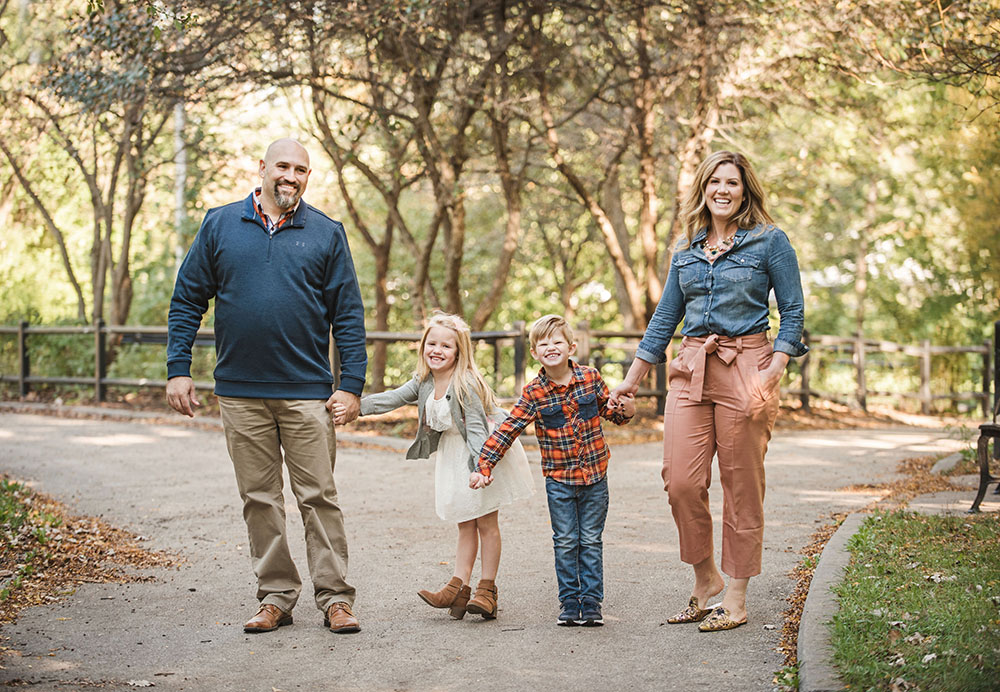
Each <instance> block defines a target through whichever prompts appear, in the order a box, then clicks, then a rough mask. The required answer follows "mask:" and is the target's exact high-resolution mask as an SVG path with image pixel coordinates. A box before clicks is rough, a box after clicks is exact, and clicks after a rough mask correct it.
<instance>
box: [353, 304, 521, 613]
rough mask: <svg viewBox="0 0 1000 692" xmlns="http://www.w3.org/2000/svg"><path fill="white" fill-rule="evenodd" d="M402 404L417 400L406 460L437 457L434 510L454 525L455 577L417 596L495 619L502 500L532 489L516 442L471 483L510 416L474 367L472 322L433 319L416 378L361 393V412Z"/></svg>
mask: <svg viewBox="0 0 1000 692" xmlns="http://www.w3.org/2000/svg"><path fill="white" fill-rule="evenodd" d="M407 404H416V405H417V415H418V420H419V425H418V427H417V437H416V439H415V440H414V442H413V444H412V445H411V446H410V448H409V450H408V451H407V452H406V458H407V459H427V458H431V459H434V460H435V465H434V486H435V491H434V494H435V509H436V510H437V514H438V516H439V517H441V518H442V519H444V520H445V521H454V522H457V523H458V550H457V555H456V557H455V571H454V576H452V578H451V580H450V581H449V582H448V583H447V584H445V586H444V587H443V588H442V589H440V590H439V591H427V590H422V591H420V592H418V595H419V596H420V598H422V599H423V600H424V601H425V602H426V603H427V604H428V605H430V606H432V607H434V608H448V609H449V612H450V614H451V616H452V617H453V618H455V619H462V618H463V617H465V613H466V612H467V611H468V612H470V613H477V614H479V615H482V616H483V617H484V618H486V619H493V618H495V617H496V615H497V588H496V576H497V570H498V569H499V566H500V548H501V541H500V526H499V523H498V512H499V509H500V507H502V506H503V505H506V504H510V503H512V502H514V501H516V500H520V499H524V498H526V497H529V496H530V495H531V494H532V493H533V492H534V487H533V482H532V479H531V471H530V469H529V468H528V458H527V456H525V453H524V448H523V447H521V446H520V444H518V445H517V447H516V448H512V449H511V450H510V451H509V452H508V453H507V456H506V461H505V463H504V464H503V467H504V468H503V469H502V470H501V472H500V473H499V474H497V475H496V477H495V478H494V479H493V481H492V482H491V483H490V485H488V486H487V487H486V488H484V489H483V490H473V489H471V488H470V487H469V476H470V474H471V473H473V472H474V471H476V468H477V467H476V462H477V461H478V460H479V450H480V449H481V448H482V446H483V443H484V442H485V441H486V438H487V437H489V435H490V432H491V431H492V427H493V426H494V425H495V424H496V422H497V421H502V420H503V419H504V418H506V415H507V414H506V412H505V411H503V409H501V408H499V407H498V406H497V401H496V396H495V395H494V394H493V391H492V390H491V389H490V387H489V385H488V384H486V381H485V380H483V377H482V375H481V374H480V373H479V370H478V369H477V368H476V363H475V361H474V360H473V358H472V339H471V335H470V332H469V326H468V325H467V324H466V323H465V322H464V321H463V320H462V318H460V317H458V316H456V315H445V314H438V315H435V316H433V317H432V318H431V319H430V321H429V322H428V324H427V328H426V329H424V333H423V336H422V337H421V339H420V347H419V349H418V361H417V372H416V374H415V375H414V376H413V379H411V380H410V381H409V382H407V383H406V384H404V385H403V386H402V387H399V388H398V389H394V390H392V391H388V392H381V393H379V394H370V395H368V396H365V397H362V399H361V415H362V416H365V415H371V414H374V413H385V412H387V411H392V410H394V409H397V408H399V407H400V406H405V405H407ZM337 413H338V410H337V409H336V408H335V409H334V414H335V416H336V415H337ZM335 420H336V418H335ZM337 422H339V421H337ZM477 553H481V560H480V562H481V564H480V567H481V575H480V580H479V584H478V585H477V587H476V593H475V595H473V594H472V590H471V588H470V586H469V582H470V579H471V578H472V568H473V565H474V564H475V562H476V554H477Z"/></svg>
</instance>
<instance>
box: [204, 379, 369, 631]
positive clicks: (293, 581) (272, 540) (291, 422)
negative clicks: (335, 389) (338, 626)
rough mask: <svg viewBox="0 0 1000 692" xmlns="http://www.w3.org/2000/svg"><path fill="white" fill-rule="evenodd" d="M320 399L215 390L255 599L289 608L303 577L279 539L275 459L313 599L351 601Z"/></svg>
mask: <svg viewBox="0 0 1000 692" xmlns="http://www.w3.org/2000/svg"><path fill="white" fill-rule="evenodd" d="M324 404H325V402H324V401H322V400H311V399H243V398H235V397H221V396H220V397H219V409H220V411H221V412H222V424H223V427H224V429H225V431H226V445H227V446H228V447H229V456H230V457H231V458H232V460H233V468H234V469H235V471H236V485H237V486H238V487H239V491H240V497H241V498H242V499H243V518H244V520H245V521H246V524H247V534H248V536H249V538H250V557H251V558H252V561H253V562H252V564H253V571H254V574H255V575H256V576H257V600H259V601H260V602H261V603H262V604H266V603H270V604H272V605H275V606H277V607H279V608H281V609H282V610H283V611H285V612H291V611H292V608H294V607H295V603H296V601H297V600H298V597H299V591H300V590H301V588H302V580H301V579H300V578H299V573H298V570H296V569H295V563H294V562H292V556H291V554H290V553H289V550H288V541H287V540H286V538H285V503H284V497H283V495H282V485H283V482H282V475H281V461H282V452H284V461H285V465H286V466H287V467H288V477H289V479H290V481H291V485H292V492H293V493H294V494H295V499H296V501H297V502H298V506H299V511H300V512H301V514H302V524H303V525H304V527H305V534H306V559H307V561H308V563H309V574H310V576H311V577H312V582H313V587H314V589H315V598H316V606H317V607H318V608H319V609H320V610H321V611H323V612H326V609H327V608H328V607H329V606H330V604H332V603H335V602H337V601H344V602H346V603H347V604H349V605H353V603H354V587H352V586H351V585H350V584H348V583H347V582H346V581H345V577H346V575H347V538H346V536H345V535H344V518H343V515H342V513H341V511H340V507H339V506H338V505H337V488H336V486H335V485H334V482H333V468H334V462H335V460H336V455H337V441H336V437H335V435H334V428H333V420H332V419H331V417H330V414H329V413H328V412H327V410H326V407H325V406H324Z"/></svg>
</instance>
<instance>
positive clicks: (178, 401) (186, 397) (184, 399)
mask: <svg viewBox="0 0 1000 692" xmlns="http://www.w3.org/2000/svg"><path fill="white" fill-rule="evenodd" d="M167 403H168V404H170V408H172V409H174V410H175V411H177V412H178V413H183V414H184V415H185V416H188V417H190V418H194V410H195V409H196V408H198V407H199V406H201V402H200V401H198V397H196V396H195V393H194V380H192V379H191V378H190V377H183V376H182V377H171V378H170V379H169V380H167Z"/></svg>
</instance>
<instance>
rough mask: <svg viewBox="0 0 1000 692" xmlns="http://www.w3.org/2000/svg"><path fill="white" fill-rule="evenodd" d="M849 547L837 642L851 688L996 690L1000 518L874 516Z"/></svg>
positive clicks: (835, 631)
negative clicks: (849, 562)
mask: <svg viewBox="0 0 1000 692" xmlns="http://www.w3.org/2000/svg"><path fill="white" fill-rule="evenodd" d="M848 548H849V549H850V551H851V553H852V558H851V565H850V567H849V568H848V569H847V571H846V573H845V576H844V580H843V581H842V582H841V584H840V585H839V586H838V587H837V588H836V592H837V595H838V596H839V597H840V611H839V612H838V614H837V615H836V617H835V618H834V623H833V646H834V660H835V661H836V664H837V668H838V669H839V671H840V674H841V677H842V679H843V680H844V682H845V683H847V685H848V687H849V689H851V690H864V691H868V690H916V689H920V690H925V691H927V690H935V691H941V692H950V691H954V692H976V691H978V690H982V691H984V692H985V691H986V690H996V689H997V687H998V680H1000V517H997V516H996V515H991V514H980V515H973V516H969V517H937V516H935V517H928V516H922V515H917V514H912V513H905V512H892V513H885V514H876V515H873V516H872V517H871V518H869V519H868V520H867V521H866V522H865V523H864V525H863V526H862V527H861V529H860V530H859V531H858V533H857V534H855V536H854V537H853V538H852V539H851V541H850V542H849V544H848Z"/></svg>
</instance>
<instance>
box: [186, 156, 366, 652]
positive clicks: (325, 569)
mask: <svg viewBox="0 0 1000 692" xmlns="http://www.w3.org/2000/svg"><path fill="white" fill-rule="evenodd" d="M310 172H311V171H310V168H309V154H308V152H307V151H306V150H305V148H304V147H303V146H302V145H301V144H299V143H298V142H297V141H295V140H292V139H279V140H278V141H276V142H274V143H272V144H271V146H269V147H268V148H267V152H266V153H265V154H264V158H263V159H262V160H261V161H260V166H259V175H260V179H261V184H260V187H258V188H257V189H256V190H254V191H253V192H252V193H251V194H250V195H249V196H248V197H247V198H246V199H244V200H243V201H242V202H234V203H232V204H228V205H226V206H224V207H218V208H215V209H211V210H209V212H208V213H207V214H206V215H205V219H204V221H203V222H202V224H201V229H200V230H199V231H198V235H197V237H196V238H195V239H194V243H192V245H191V248H190V250H189V251H188V254H187V257H186V258H185V259H184V263H183V264H182V265H181V269H180V272H179V273H178V275H177V283H176V285H175V287H174V294H173V298H172V299H171V301H170V314H169V317H168V322H167V323H168V325H169V326H168V343H167V402H168V403H169V404H170V406H172V407H173V408H174V409H175V410H177V411H178V412H180V413H183V414H184V415H186V416H194V411H195V409H196V408H197V407H198V406H200V405H201V404H200V402H199V401H198V398H197V396H196V394H195V389H194V382H193V381H192V379H191V346H192V344H193V343H194V338H195V334H196V333H197V331H198V327H199V325H200V324H201V319H202V316H203V315H204V314H205V312H206V311H207V310H208V303H209V301H210V300H211V299H212V298H214V299H215V351H216V367H215V394H216V395H217V396H218V399H219V409H220V411H221V413H222V423H223V427H224V429H225V434H226V444H227V446H228V448H229V456H230V457H231V458H232V461H233V468H234V470H235V472H236V485H237V487H238V488H239V491H240V497H241V498H242V499H243V518H244V520H245V521H246V525H247V533H248V535H249V539H250V557H251V559H252V565H253V571H254V574H255V575H256V577H257V600H258V602H259V604H260V607H259V609H258V611H257V614H256V615H254V616H253V617H252V618H251V619H250V620H249V621H248V622H247V623H246V624H245V625H244V626H243V629H244V631H246V632H270V631H273V630H276V629H277V628H279V627H282V626H284V625H290V624H292V608H294V607H295V603H296V601H297V600H298V597H299V592H300V590H301V588H302V581H301V579H300V578H299V573H298V570H297V569H296V568H295V563H294V562H293V561H292V558H291V554H290V553H289V550H288V542H287V540H286V537H285V503H284V498H283V496H282V468H281V466H282V462H284V464H285V466H287V468H288V477H289V479H290V481H291V486H292V492H293V493H294V494H295V499H296V501H297V502H298V506H299V511H300V512H301V514H302V523H303V525H304V527H305V535H306V558H307V561H308V564H309V574H310V576H311V577H312V582H313V587H314V590H315V592H314V598H315V601H316V606H317V607H318V608H319V610H320V611H321V612H322V613H323V622H324V625H325V626H326V627H329V628H330V629H331V630H332V631H333V632H337V633H347V632H358V631H359V630H360V629H361V627H360V625H359V624H358V620H357V618H356V617H355V616H354V614H353V612H352V610H351V608H352V606H353V604H354V595H355V592H354V587H352V586H351V585H350V584H348V583H347V581H346V576H347V539H346V537H345V535H344V519H343V516H342V514H341V511H340V507H339V506H338V502H337V488H336V486H335V485H334V481H333V469H334V461H335V459H336V438H335V436H334V426H333V419H332V416H331V413H330V412H331V411H332V409H333V405H334V404H335V403H340V404H343V405H344V406H345V407H346V409H347V419H348V420H353V419H354V418H356V417H357V415H358V411H359V410H360V395H361V390H362V388H363V387H364V383H365V370H366V368H367V364H368V358H367V356H366V354H365V323H364V307H363V306H362V304H361V292H360V291H359V289H358V280H357V276H356V275H355V270H354V262H353V260H352V259H351V251H350V248H349V247H348V245H347V236H346V235H345V233H344V227H343V226H342V225H341V224H340V223H339V222H337V221H333V220H331V219H330V218H329V217H327V216H326V215H325V214H323V212H321V211H319V210H318V209H316V208H314V207H311V206H309V205H308V204H306V202H304V201H303V200H302V194H303V193H304V192H305V191H306V184H307V183H308V182H309V173H310ZM331 330H332V334H333V338H334V340H335V341H336V345H337V350H338V351H339V353H340V377H339V384H338V386H337V388H336V390H334V377H333V373H332V371H331V368H330V359H329V339H330V334H331Z"/></svg>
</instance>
